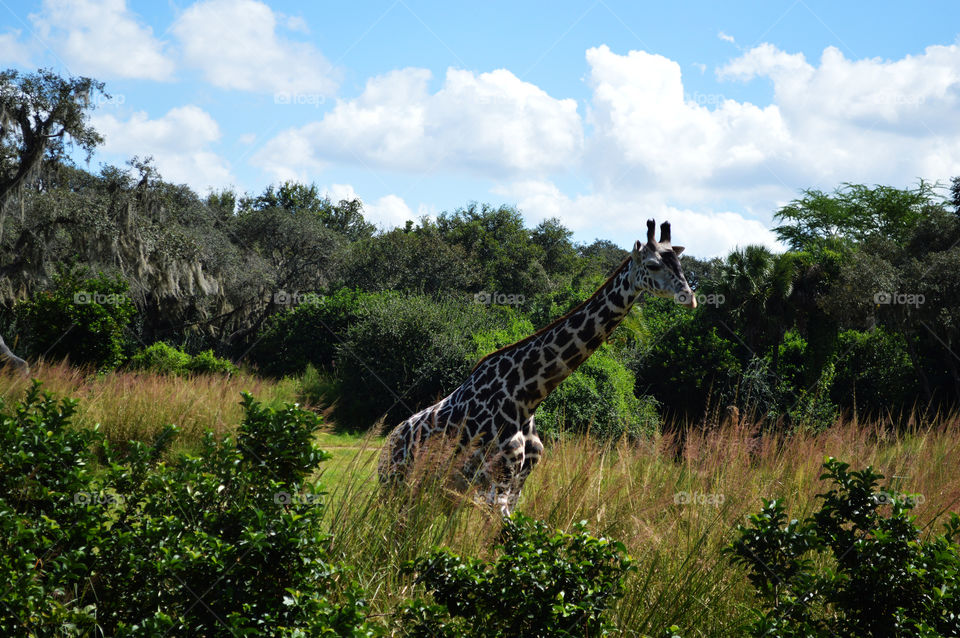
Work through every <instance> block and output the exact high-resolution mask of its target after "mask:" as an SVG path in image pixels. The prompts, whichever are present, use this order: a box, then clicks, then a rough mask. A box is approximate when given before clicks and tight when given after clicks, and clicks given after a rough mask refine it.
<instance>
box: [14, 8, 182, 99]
mask: <svg viewBox="0 0 960 638" xmlns="http://www.w3.org/2000/svg"><path fill="white" fill-rule="evenodd" d="M30 20H31V21H32V22H33V25H34V27H36V29H37V33H38V35H39V36H40V37H41V38H42V39H43V40H44V41H45V42H46V43H47V44H48V45H49V46H51V47H53V49H54V50H55V51H56V53H57V55H58V56H59V57H60V58H62V59H63V60H64V61H65V62H66V64H67V65H68V66H69V67H70V71H71V72H72V73H75V74H78V75H90V76H93V77H96V78H99V79H107V78H142V79H149V80H168V79H170V77H171V76H172V74H173V69H174V64H173V62H172V60H171V59H170V58H169V57H168V56H167V55H166V53H165V52H164V50H163V48H164V47H163V44H162V43H161V42H160V41H159V40H158V39H157V38H155V37H154V35H153V30H152V29H151V28H150V27H149V26H147V25H145V24H143V23H141V22H140V21H139V20H138V19H137V17H136V16H135V15H134V14H133V13H132V12H131V11H130V10H129V9H128V8H127V3H126V0H44V2H43V6H42V8H41V10H40V11H39V12H38V13H36V14H32V15H31V16H30Z"/></svg>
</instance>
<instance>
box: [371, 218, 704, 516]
mask: <svg viewBox="0 0 960 638" xmlns="http://www.w3.org/2000/svg"><path fill="white" fill-rule="evenodd" d="M655 228H656V224H655V222H654V220H652V219H651V220H648V221H647V241H646V243H641V242H640V241H637V242H636V243H635V244H634V246H633V250H632V252H631V254H630V255H629V256H628V257H627V258H626V259H625V260H624V261H623V263H622V264H620V266H619V267H618V268H617V270H616V271H614V273H613V275H611V276H610V278H609V279H607V281H606V282H604V283H603V284H602V285H601V286H600V287H599V288H598V289H597V291H596V292H595V293H594V294H593V296H591V297H590V298H589V299H587V300H586V301H584V302H583V303H581V304H580V305H578V306H577V307H575V308H573V309H572V310H571V311H570V312H568V313H567V314H565V315H563V316H562V317H560V318H559V319H557V320H555V321H553V322H552V323H550V324H549V325H547V326H546V327H544V328H542V329H541V330H539V331H537V332H535V333H534V334H532V335H530V336H528V337H526V338H524V339H521V340H520V341H517V342H516V343H514V344H511V345H509V346H506V347H505V348H502V349H500V350H497V351H496V352H493V353H491V354H489V355H487V356H486V357H484V358H482V359H481V360H480V361H479V362H478V363H477V364H476V366H474V368H473V370H472V371H471V373H470V375H469V376H468V377H467V379H466V380H465V381H464V382H463V384H461V385H460V387H458V388H457V389H456V390H454V391H453V392H451V393H450V394H449V395H447V396H446V397H444V398H443V399H441V400H440V401H438V402H437V403H436V404H434V405H431V406H430V407H428V408H426V409H423V410H421V411H419V412H417V413H416V414H414V415H413V416H411V417H409V418H408V419H407V420H406V421H403V422H402V423H400V424H399V425H398V426H397V427H396V428H394V429H393V431H392V432H391V433H390V434H389V436H388V437H387V440H386V443H385V444H384V447H383V450H382V452H381V455H380V460H379V464H378V473H379V475H380V480H381V483H383V484H384V485H385V486H388V485H391V484H395V483H397V482H400V481H402V480H403V479H404V478H405V477H406V476H407V475H408V474H409V471H410V468H411V466H412V464H413V462H414V461H415V460H416V458H417V455H418V452H419V451H421V450H422V449H423V445H424V443H426V441H427V440H428V439H430V438H431V437H433V436H435V435H437V434H445V435H447V436H452V437H453V438H454V441H455V444H456V446H457V449H456V452H458V453H461V452H462V453H465V454H466V455H467V460H466V462H465V464H464V465H463V466H462V467H461V468H460V469H459V472H458V474H459V475H460V487H465V486H468V485H470V483H473V484H475V485H477V486H479V487H480V490H481V494H482V495H483V497H484V498H485V500H486V501H487V503H489V504H490V506H492V507H494V508H499V510H500V512H501V513H503V514H504V515H509V514H510V512H511V511H512V510H513V508H514V506H515V505H516V503H517V500H518V499H519V497H520V490H521V489H522V488H523V484H524V482H525V481H526V479H527V476H528V475H529V474H530V471H531V470H532V469H533V467H534V466H535V465H536V464H537V462H538V461H539V460H540V457H541V455H542V454H543V443H542V442H541V440H540V437H539V436H537V428H536V426H535V424H534V419H533V416H534V412H535V411H536V409H537V406H538V405H540V402H542V401H543V400H544V399H545V398H546V397H547V395H549V394H550V393H551V392H552V391H553V390H554V388H556V387H557V386H558V385H559V384H560V382H561V381H563V380H564V379H565V378H567V377H568V376H569V375H570V374H572V373H573V371H574V370H576V369H577V367H579V366H580V365H581V364H582V363H583V362H584V361H586V359H587V357H589V356H590V355H591V354H592V353H593V352H594V351H595V350H596V349H597V348H598V347H600V344H602V343H603V342H604V341H605V340H606V339H607V338H608V337H609V336H610V333H612V332H613V330H614V328H616V327H617V325H619V323H620V322H621V321H622V320H623V318H624V317H626V315H627V313H628V312H629V311H630V308H631V307H632V306H633V303H634V302H635V301H636V300H637V298H638V297H639V296H640V294H641V293H650V294H653V295H656V296H659V297H668V298H673V299H674V300H675V301H676V302H677V303H680V304H682V305H685V306H688V307H690V308H696V306H697V301H696V297H695V296H694V294H693V291H692V290H691V289H690V286H689V284H688V283H687V280H686V279H685V278H684V275H683V271H682V270H681V268H680V259H679V257H680V253H682V252H683V246H672V245H671V243H670V223H669V222H664V223H662V224H661V225H660V240H659V241H657V240H655V239H654V233H655Z"/></svg>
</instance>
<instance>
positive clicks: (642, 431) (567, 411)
mask: <svg viewBox="0 0 960 638" xmlns="http://www.w3.org/2000/svg"><path fill="white" fill-rule="evenodd" d="M635 383H636V381H635V379H634V376H633V373H632V372H630V371H629V370H627V369H626V368H625V367H624V365H623V364H622V363H620V361H619V360H617V358H616V357H615V356H614V354H613V351H612V349H611V348H610V347H609V346H606V345H604V346H601V347H600V348H599V349H598V350H597V351H596V352H594V353H593V355H592V356H591V357H590V358H589V359H587V360H586V361H585V362H584V363H583V365H581V366H580V367H579V368H577V370H576V371H575V372H574V373H573V374H571V375H570V376H569V377H567V379H566V380H564V381H563V383H561V384H560V385H559V386H558V387H557V389H556V390H554V391H553V393H552V394H550V396H548V397H547V398H546V399H545V400H544V402H543V403H542V404H540V407H539V408H538V409H537V414H536V420H537V429H538V430H540V432H541V433H542V434H543V435H545V436H556V435H559V434H560V431H561V429H565V430H568V431H573V432H578V433H585V432H587V431H589V432H590V433H592V434H593V435H595V436H597V437H599V438H601V439H617V438H620V437H621V436H624V435H626V436H631V437H638V436H642V435H646V434H651V433H653V432H655V431H656V430H657V427H658V426H659V422H660V419H659V416H658V414H657V402H656V400H655V399H654V398H653V397H649V396H648V397H643V398H642V399H640V398H638V397H637V396H636V395H635V394H634V386H635Z"/></svg>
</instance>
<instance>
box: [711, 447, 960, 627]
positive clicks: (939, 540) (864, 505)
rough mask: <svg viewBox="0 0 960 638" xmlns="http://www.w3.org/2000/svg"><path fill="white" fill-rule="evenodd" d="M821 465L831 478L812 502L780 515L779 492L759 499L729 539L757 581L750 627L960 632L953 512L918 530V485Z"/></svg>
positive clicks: (959, 552)
mask: <svg viewBox="0 0 960 638" xmlns="http://www.w3.org/2000/svg"><path fill="white" fill-rule="evenodd" d="M823 467H824V469H825V472H824V473H823V475H821V477H820V478H821V480H823V479H829V480H830V481H831V483H832V487H831V489H830V490H829V491H828V492H826V493H824V494H820V495H818V498H820V499H821V500H822V504H821V506H820V509H819V510H818V511H816V512H814V514H813V515H812V516H810V517H809V518H807V519H805V520H803V521H798V520H791V521H789V522H787V519H786V513H785V510H784V504H783V502H782V501H780V500H773V501H766V500H765V501H764V504H763V509H762V510H761V511H760V513H758V514H753V515H751V516H750V517H749V523H748V525H740V526H738V527H737V533H738V538H737V539H736V540H734V541H733V542H732V543H731V544H730V546H729V547H728V548H727V549H726V551H727V553H728V554H730V556H731V560H732V561H733V562H734V563H737V564H741V565H743V566H745V567H746V568H747V570H748V577H749V579H750V582H751V583H752V584H753V586H754V587H755V588H756V590H757V596H758V598H759V603H760V606H761V609H760V610H759V611H758V612H757V615H758V618H757V620H756V621H755V622H754V623H752V625H751V626H750V628H749V631H750V633H751V635H753V636H954V635H958V632H960V596H958V595H957V589H956V588H957V585H958V584H960V583H958V581H960V546H958V544H957V540H956V539H957V534H958V533H960V517H958V516H957V515H956V514H952V515H951V518H950V521H949V522H948V523H947V524H946V533H945V534H943V535H934V536H932V537H929V538H926V539H924V537H923V535H922V533H921V530H920V529H919V528H918V527H917V526H916V522H915V517H914V516H913V515H912V514H910V511H911V510H912V509H913V507H914V503H915V502H916V501H917V500H918V499H919V495H905V494H898V493H896V492H895V491H894V490H893V488H892V487H888V488H887V490H886V491H884V490H878V489H877V485H878V481H879V479H882V478H883V476H882V475H881V474H878V473H876V472H874V471H873V469H872V468H870V467H867V468H866V469H865V470H861V471H853V472H851V471H849V465H848V464H847V463H841V462H839V461H837V460H836V459H833V458H829V459H827V461H826V462H825V463H824V466H823ZM887 508H889V509H887ZM824 554H825V555H826V561H824V560H823V559H822V558H821V555H824Z"/></svg>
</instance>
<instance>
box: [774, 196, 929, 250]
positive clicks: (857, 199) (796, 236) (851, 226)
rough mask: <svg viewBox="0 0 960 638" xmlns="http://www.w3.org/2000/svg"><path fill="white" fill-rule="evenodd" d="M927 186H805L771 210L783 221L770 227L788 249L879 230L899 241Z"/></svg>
mask: <svg viewBox="0 0 960 638" xmlns="http://www.w3.org/2000/svg"><path fill="white" fill-rule="evenodd" d="M933 188H934V187H933V186H932V185H931V184H929V183H927V182H924V181H921V182H920V183H919V184H918V185H917V187H916V188H913V189H899V188H893V187H891V186H874V187H873V188H870V187H868V186H864V185H863V184H849V183H848V184H844V185H843V186H841V187H839V188H837V189H836V190H835V191H834V192H833V193H825V192H823V191H820V190H806V191H803V197H800V198H799V199H795V200H793V201H792V202H790V203H789V204H788V205H786V206H784V207H783V208H781V209H780V210H779V211H777V214H776V215H775V216H774V218H775V219H777V220H779V221H781V222H784V223H783V224H781V225H780V226H777V227H776V228H774V229H773V230H774V232H775V233H777V237H778V238H779V239H780V241H782V242H785V243H787V244H788V245H789V246H790V248H792V249H794V250H804V249H806V248H809V247H810V246H811V245H813V244H816V243H818V242H820V241H823V240H826V239H829V238H831V237H842V238H844V239H847V240H851V241H862V240H863V239H865V238H867V237H869V236H871V235H883V236H885V237H889V238H892V239H897V240H903V239H905V238H906V236H907V235H908V233H909V231H910V229H911V228H913V226H914V225H915V224H916V222H917V220H918V219H919V218H920V217H921V216H922V215H923V208H924V207H925V206H926V205H927V204H928V203H929V202H930V200H931V199H933V198H934V196H935V192H934V190H933Z"/></svg>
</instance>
